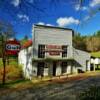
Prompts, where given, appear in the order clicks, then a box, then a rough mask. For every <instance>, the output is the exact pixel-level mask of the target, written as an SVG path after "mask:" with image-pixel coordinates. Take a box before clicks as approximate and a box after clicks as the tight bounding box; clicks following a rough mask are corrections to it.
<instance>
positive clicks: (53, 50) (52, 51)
mask: <svg viewBox="0 0 100 100" xmlns="http://www.w3.org/2000/svg"><path fill="white" fill-rule="evenodd" d="M46 51H47V52H48V53H49V55H52V56H55V55H56V56H58V55H60V52H62V46H59V45H46Z"/></svg>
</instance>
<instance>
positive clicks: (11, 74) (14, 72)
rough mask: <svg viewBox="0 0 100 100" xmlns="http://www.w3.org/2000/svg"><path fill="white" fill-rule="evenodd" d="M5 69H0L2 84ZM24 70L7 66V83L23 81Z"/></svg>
mask: <svg viewBox="0 0 100 100" xmlns="http://www.w3.org/2000/svg"><path fill="white" fill-rule="evenodd" d="M2 76H3V67H1V68H0V82H1V81H2ZM21 78H22V68H21V67H20V66H17V67H16V66H14V65H7V66H6V82H9V81H13V80H17V79H21Z"/></svg>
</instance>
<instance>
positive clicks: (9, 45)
mask: <svg viewBox="0 0 100 100" xmlns="http://www.w3.org/2000/svg"><path fill="white" fill-rule="evenodd" d="M20 49H21V45H20V42H19V41H17V40H15V39H13V40H8V41H7V42H6V54H7V55H17V54H18V52H19V50H20Z"/></svg>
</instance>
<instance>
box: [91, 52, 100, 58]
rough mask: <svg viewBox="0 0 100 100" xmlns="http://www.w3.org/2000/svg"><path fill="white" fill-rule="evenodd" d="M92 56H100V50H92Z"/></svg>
mask: <svg viewBox="0 0 100 100" xmlns="http://www.w3.org/2000/svg"><path fill="white" fill-rule="evenodd" d="M91 56H93V57H100V51H98V52H92V53H91Z"/></svg>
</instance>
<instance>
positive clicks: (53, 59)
mask: <svg viewBox="0 0 100 100" xmlns="http://www.w3.org/2000/svg"><path fill="white" fill-rule="evenodd" d="M68 60H74V58H33V59H32V61H33V62H38V61H47V62H48V61H68Z"/></svg>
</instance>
